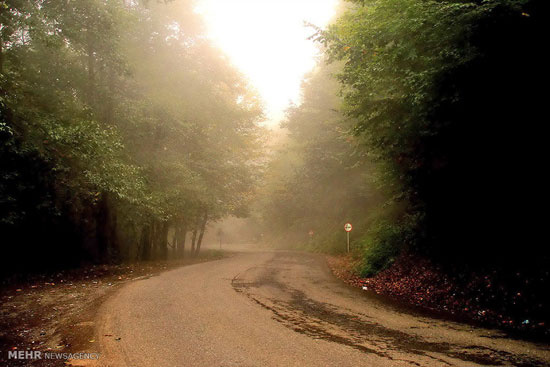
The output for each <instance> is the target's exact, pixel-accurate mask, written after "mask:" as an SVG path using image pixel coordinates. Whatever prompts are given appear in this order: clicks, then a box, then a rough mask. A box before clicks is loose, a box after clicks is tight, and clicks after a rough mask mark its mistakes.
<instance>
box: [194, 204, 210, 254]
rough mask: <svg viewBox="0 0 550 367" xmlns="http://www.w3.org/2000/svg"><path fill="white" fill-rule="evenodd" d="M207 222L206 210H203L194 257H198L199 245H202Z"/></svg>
mask: <svg viewBox="0 0 550 367" xmlns="http://www.w3.org/2000/svg"><path fill="white" fill-rule="evenodd" d="M207 222H208V210H207V209H205V211H204V216H203V218H202V222H201V228H200V234H199V240H198V242H197V248H196V250H195V256H198V255H199V252H200V251H201V244H202V238H203V236H204V231H205V230H206V223H207Z"/></svg>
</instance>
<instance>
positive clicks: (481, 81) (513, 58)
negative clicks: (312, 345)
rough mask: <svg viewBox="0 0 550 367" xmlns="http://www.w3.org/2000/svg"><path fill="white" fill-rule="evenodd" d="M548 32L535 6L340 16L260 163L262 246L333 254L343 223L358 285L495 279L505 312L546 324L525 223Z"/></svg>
mask: <svg viewBox="0 0 550 367" xmlns="http://www.w3.org/2000/svg"><path fill="white" fill-rule="evenodd" d="M547 24H548V3H547V2H545V1H538V0H508V1H492V0H488V1H463V0H445V1H417V0H391V1H387V0H384V1H382V0H380V1H377V0H372V1H362V0H361V1H360V0H354V1H349V2H348V5H347V6H345V7H343V8H342V10H341V14H340V16H339V18H338V19H337V20H336V21H335V22H334V23H333V24H332V25H331V26H329V27H328V29H317V28H315V30H316V33H315V35H314V36H313V37H312V38H313V39H314V40H315V41H316V42H318V44H319V45H320V47H321V48H322V50H323V53H324V60H323V61H324V62H322V63H320V64H319V66H318V67H317V70H316V71H315V72H313V73H312V74H311V75H310V76H309V77H308V78H307V80H306V81H305V82H304V84H303V103H302V104H301V105H300V106H295V107H291V108H290V109H289V110H288V112H287V117H286V121H285V123H284V127H286V128H287V129H288V132H289V135H288V139H287V141H286V145H285V147H284V148H282V149H280V150H278V151H277V152H275V153H274V154H273V160H272V162H271V167H270V168H271V169H270V171H269V172H270V173H269V174H270V176H269V180H268V181H267V183H266V184H265V185H264V186H263V190H265V192H267V194H266V195H265V201H266V202H265V203H262V205H260V207H261V208H262V209H261V210H259V212H260V218H261V220H262V221H263V223H264V225H265V228H266V232H267V233H269V234H270V238H271V240H272V242H273V243H275V244H281V245H284V246H294V247H296V246H298V247H301V248H308V249H313V250H318V251H325V252H330V253H342V252H344V251H345V248H346V246H345V232H344V230H343V226H344V223H346V222H351V223H352V224H353V225H354V229H353V231H352V232H351V237H352V249H353V250H352V255H353V258H352V261H353V266H352V267H353V268H354V269H355V272H356V274H358V275H360V276H364V277H365V276H367V277H368V276H373V275H375V274H377V273H379V272H380V271H382V270H384V269H388V268H389V267H390V266H392V264H394V263H395V261H396V260H397V259H399V258H400V256H404V255H403V254H404V253H407V254H413V255H414V256H413V258H418V259H429V260H427V263H429V264H432V263H435V264H437V266H438V267H441V271H442V272H447V273H448V274H451V275H452V276H453V277H459V278H463V279H464V278H468V277H470V276H471V275H472V274H477V275H476V276H475V277H476V279H477V278H478V277H479V278H480V279H483V277H484V276H487V277H488V278H487V279H494V278H495V283H496V284H499V287H503V288H502V289H501V290H502V291H503V294H504V293H506V296H502V297H500V296H498V297H497V298H499V297H500V298H499V299H505V300H506V301H505V302H504V301H503V302H504V303H505V304H506V306H505V307H508V309H510V310H511V309H514V310H516V309H517V307H516V306H515V305H516V304H529V305H533V307H531V306H529V307H526V309H527V308H528V309H529V312H528V313H529V314H530V315H534V317H535V318H538V320H539V323H542V325H544V322H548V320H546V317H545V316H544V312H545V311H544V310H545V309H547V307H548V297H547V296H546V295H545V293H546V288H547V286H548V282H549V274H548V269H549V265H550V251H549V248H548V246H544V245H542V243H541V241H540V238H542V237H541V236H542V228H544V225H543V223H542V218H541V217H540V216H539V214H538V212H537V209H536V208H537V207H538V206H539V204H538V203H539V202H540V198H542V197H544V196H545V194H544V191H543V190H544V187H543V185H542V181H541V171H540V168H541V167H542V165H543V161H544V159H543V158H542V157H543V155H544V152H543V150H544V148H543V147H544V142H543V139H544V134H543V127H542V125H543V124H542V119H543V116H544V113H545V111H544V110H545V101H544V97H543V95H542V94H541V93H540V92H539V89H538V88H537V86H540V87H542V86H543V85H544V83H543V82H542V80H541V77H542V75H544V74H545V70H546V65H545V64H544V60H545V57H544V56H543V52H544V50H543V49H542V48H541V47H540V45H541V44H542V43H543V36H542V35H543V34H544V33H545V29H546V28H547ZM327 63H328V65H327ZM310 234H312V235H310ZM407 256H409V255H407ZM407 259H410V257H407ZM419 261H423V260H419ZM404 262H406V263H407V264H408V265H411V266H413V267H414V261H410V260H408V261H401V262H400V263H404ZM423 263H424V262H423ZM438 269H439V268H438ZM401 270H402V269H400V270H399V271H398V272H397V273H400V272H402V271H401ZM438 271H439V270H438ZM517 274H521V276H519V275H517ZM396 277H399V276H398V274H397V275H395V274H394V278H392V279H393V281H394V282H395V278H396ZM496 278H498V280H496ZM518 282H519V283H518ZM478 283H479V282H478ZM489 283H491V282H489ZM520 283H523V284H520ZM476 284H477V283H476ZM402 286H404V287H407V284H402ZM488 287H491V285H490V284H489V286H488ZM491 292H492V290H491ZM491 292H489V291H488V289H487V287H485V288H484V289H478V292H477V296H479V297H481V298H483V297H485V295H486V294H487V295H488V297H489V298H490V297H491V294H492V293H491ZM525 292H527V293H528V295H526V293H525ZM394 293H395V292H394ZM474 293H475V292H474ZM497 293H498V292H497ZM508 293H510V294H514V295H516V294H519V295H520V296H518V297H516V296H514V297H508ZM521 295H523V296H521ZM477 296H472V297H474V298H475V297H477ZM522 297H523V298H525V297H527V298H528V299H529V301H528V302H527V303H526V302H525V299H522V300H518V299H517V298H522ZM485 303H486V304H487V305H490V304H494V303H495V298H494V297H493V298H490V299H488V300H487V302H485ZM500 306H501V305H500ZM500 306H499V307H500ZM465 307H466V306H465ZM481 307H483V305H482V306H481ZM487 307H489V306H487ZM514 312H515V311H514ZM518 314H521V312H520V311H518ZM516 316H517V315H516ZM520 317H521V316H517V318H520ZM525 319H526V320H528V319H529V318H528V317H525ZM522 320H523V319H522ZM522 320H520V321H522ZM528 322H529V320H528ZM539 326H540V325H539Z"/></svg>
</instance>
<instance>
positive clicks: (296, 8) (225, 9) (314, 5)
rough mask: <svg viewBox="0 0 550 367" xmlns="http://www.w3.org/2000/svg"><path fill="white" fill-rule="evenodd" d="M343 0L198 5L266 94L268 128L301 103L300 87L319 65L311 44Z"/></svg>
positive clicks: (224, 0) (232, 0)
mask: <svg viewBox="0 0 550 367" xmlns="http://www.w3.org/2000/svg"><path fill="white" fill-rule="evenodd" d="M337 3H338V0H198V1H197V8H196V10H197V12H199V13H200V14H202V15H203V17H204V19H205V21H206V25H207V28H208V34H209V37H211V38H212V39H213V40H214V42H216V43H217V44H218V46H219V47H220V48H221V49H223V51H224V52H225V53H226V54H227V55H229V57H230V58H231V59H232V61H233V63H234V64H235V66H237V67H238V68H239V69H240V70H241V71H242V72H243V73H244V74H246V75H247V76H248V78H249V79H250V82H251V83H252V85H253V86H254V87H255V88H256V89H257V90H258V92H259V93H260V94H261V96H262V98H263V100H264V102H265V106H266V112H267V117H268V119H269V121H268V125H275V124H276V123H278V122H279V120H280V119H281V118H282V117H283V112H284V110H285V109H286V107H287V106H288V104H289V102H290V101H293V102H294V103H299V97H300V82H301V80H302V77H303V75H304V74H305V73H307V72H308V71H309V70H311V69H312V68H313V66H314V65H315V55H316V54H317V48H316V46H315V45H314V43H313V42H312V41H308V40H307V37H309V36H310V35H311V34H312V33H313V30H312V29H311V28H307V27H305V26H304V21H307V22H309V23H313V24H315V25H317V26H320V27H324V26H325V25H326V24H327V23H328V21H329V20H330V18H331V17H332V16H333V14H334V12H335V10H336V4H337Z"/></svg>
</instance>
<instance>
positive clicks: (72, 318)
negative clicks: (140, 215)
mask: <svg viewBox="0 0 550 367" xmlns="http://www.w3.org/2000/svg"><path fill="white" fill-rule="evenodd" d="M228 256H232V254H231V253H230V252H224V251H217V250H205V251H204V252H203V253H201V255H200V256H199V257H196V258H191V257H189V258H184V259H179V260H168V261H151V262H142V263H136V264H124V265H98V266H89V267H85V268H80V269H74V270H64V271H60V272H56V273H52V274H47V275H46V274H39V275H33V276H31V277H29V278H27V279H25V280H19V281H17V282H14V283H12V284H8V285H6V286H4V287H3V288H2V290H1V291H0V315H1V316H2V317H1V321H0V365H6V366H10V367H20V366H45V367H57V366H90V365H94V360H93V359H82V360H78V359H70V358H66V357H67V355H63V353H67V354H68V353H72V354H76V353H100V352H101V351H100V350H99V343H97V341H96V340H94V338H95V336H94V333H95V324H94V320H95V319H96V316H97V312H98V310H99V306H100V305H101V304H103V303H104V302H105V301H106V300H107V299H108V298H109V297H111V296H113V295H114V294H115V293H116V292H117V291H119V290H120V289H121V288H122V287H123V286H124V285H126V284H128V283H129V282H133V281H136V280H140V279H146V278H149V277H152V276H156V275H159V274H160V273H162V272H164V271H167V270H171V269H175V268H179V267H182V266H188V265H193V264H197V263H202V262H205V261H214V260H219V259H222V258H226V257H228ZM10 351H11V352H20V351H25V352H27V351H33V352H41V353H42V355H41V357H40V358H31V359H28V358H25V359H13V358H9V354H8V353H9V352H10ZM45 353H52V354H53V353H56V357H55V358H52V357H49V358H48V359H46V358H45V355H44V354H45ZM34 356H36V355H34ZM57 356H59V358H57Z"/></svg>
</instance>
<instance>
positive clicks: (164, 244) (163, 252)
mask: <svg viewBox="0 0 550 367" xmlns="http://www.w3.org/2000/svg"><path fill="white" fill-rule="evenodd" d="M159 227H160V228H159V240H158V241H159V254H160V258H161V259H162V260H166V259H167V258H168V229H170V223H168V222H164V223H161V225H160V226H159Z"/></svg>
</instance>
